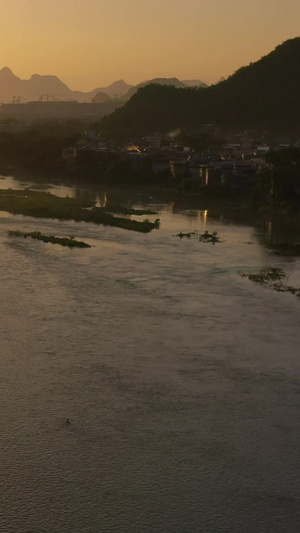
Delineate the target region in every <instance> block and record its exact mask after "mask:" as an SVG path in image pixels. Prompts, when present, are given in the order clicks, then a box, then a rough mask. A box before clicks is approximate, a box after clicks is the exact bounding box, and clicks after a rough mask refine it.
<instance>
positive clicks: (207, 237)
mask: <svg viewBox="0 0 300 533" xmlns="http://www.w3.org/2000/svg"><path fill="white" fill-rule="evenodd" d="M199 241H201V242H211V243H212V244H215V243H216V242H222V241H221V239H220V238H219V237H218V232H217V231H213V232H212V233H209V232H208V231H205V232H204V233H202V235H200V236H199Z"/></svg>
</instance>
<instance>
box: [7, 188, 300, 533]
mask: <svg viewBox="0 0 300 533" xmlns="http://www.w3.org/2000/svg"><path fill="white" fill-rule="evenodd" d="M4 183H6V185H7V186H8V183H10V185H9V186H15V188H18V187H19V185H20V184H18V183H16V182H14V181H11V182H9V181H8V180H2V182H0V186H1V188H3V186H4ZM24 186H25V185H24ZM49 190H50V189H49ZM51 192H54V193H57V190H55V188H54V187H53V188H52V190H51ZM68 192H69V195H71V194H78V192H77V193H76V191H74V190H73V189H70V190H69V191H68ZM65 193H66V191H64V194H65ZM64 194H63V195H64ZM86 194H91V192H90V191H86ZM98 201H99V202H100V201H102V202H105V198H104V196H103V195H102V196H101V194H100V195H98ZM126 202H127V204H128V202H129V200H128V198H127V199H126V198H125V199H124V203H125V204H126ZM129 203H130V202H129ZM141 204H143V205H145V201H144V200H143V202H141V201H138V200H137V201H136V204H135V205H136V206H140V205H141ZM148 206H149V207H151V208H155V209H157V211H158V212H159V215H158V216H159V218H160V219H161V223H162V224H161V229H160V230H155V231H153V232H152V233H150V234H146V235H145V234H139V233H135V232H130V231H126V230H123V229H119V228H109V227H102V226H96V225H92V224H86V223H74V222H70V221H67V222H59V221H56V220H45V219H43V220H39V219H33V218H28V217H23V216H12V215H9V214H8V213H3V212H2V213H1V214H0V215H1V216H0V254H1V261H0V274H1V283H0V299H1V320H0V346H1V350H0V354H1V358H0V443H1V465H0V466H1V467H0V485H1V508H0V530H1V531H3V532H5V533H18V532H20V533H23V532H24V533H25V532H27V533H28V532H31V533H42V532H47V533H48V532H49V533H56V532H62V533H74V532H93V533H94V532H95V533H98V532H112V533H118V532H122V533H123V532H138V533H144V532H145V533H146V532H147V533H150V532H151V533H152V532H153V533H154V532H170V533H174V532H178V533H179V532H180V533H181V532H199V531H203V532H209V533H210V532H211V533H212V532H214V533H215V532H218V533H219V532H220V533H221V532H247V533H248V532H249V533H250V532H253V531H259V532H260V533H265V532H268V533H269V532H272V533H277V532H282V533H286V532H296V531H298V530H299V526H300V506H299V503H300V502H299V498H300V484H299V472H300V455H299V440H300V429H299V412H300V411H299V403H300V394H299V393H300V379H299V367H300V363H299V344H300V332H299V319H300V301H299V300H298V299H297V298H295V297H294V296H292V295H291V294H285V293H278V292H275V291H272V290H271V289H269V288H268V287H261V286H259V285H256V284H254V283H251V282H250V281H249V280H247V279H245V278H242V277H241V276H240V272H241V271H257V270H259V269H260V268H264V267H266V266H270V267H273V266H274V267H279V268H283V269H284V270H285V272H286V273H287V274H288V275H289V276H290V278H289V280H290V282H291V284H294V285H297V286H300V276H299V259H297V258H293V259H290V258H289V259H286V258H283V257H278V256H274V255H272V254H271V253H270V251H269V250H268V248H267V247H266V246H264V244H263V243H265V242H266V239H267V238H268V235H270V232H272V228H270V227H268V225H267V224H263V225H260V226H259V225H258V226H257V227H254V226H250V225H246V224H242V223H240V224H238V225H237V224H234V223H233V222H232V221H230V220H229V219H228V216H226V217H225V218H224V216H223V217H222V214H221V213H220V214H219V216H215V217H214V218H212V217H211V216H210V212H209V210H208V211H203V210H201V211H200V210H197V209H194V208H193V209H184V210H177V209H176V205H175V206H174V205H172V204H171V203H168V204H166V203H160V202H159V201H158V200H157V199H151V198H149V199H148ZM155 218H157V215H155V216H153V219H155ZM8 229H21V230H23V231H34V230H37V229H38V230H39V231H41V232H42V233H45V234H55V235H57V236H61V235H66V236H68V235H76V237H77V238H79V239H80V240H81V239H82V240H84V241H86V242H88V243H89V244H92V245H93V247H92V248H91V249H88V250H86V249H84V250H81V249H80V250H78V249H69V248H62V247H59V246H55V245H52V244H44V243H41V242H35V241H31V240H25V239H17V238H12V237H9V236H8V234H7V231H8ZM205 229H207V230H209V231H218V234H219V235H220V237H221V238H222V239H223V241H224V242H223V243H222V244H216V245H211V244H204V243H200V242H199V241H198V240H197V239H196V238H195V239H190V240H188V239H179V238H178V237H175V236H174V235H176V234H177V233H178V232H180V231H182V232H188V231H199V232H202V231H204V230H205ZM67 418H69V419H70V421H71V424H69V425H67V423H66V419H67Z"/></svg>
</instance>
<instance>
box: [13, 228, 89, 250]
mask: <svg viewBox="0 0 300 533" xmlns="http://www.w3.org/2000/svg"><path fill="white" fill-rule="evenodd" d="M8 234H9V235H10V236H11V237H23V238H24V239H28V238H30V239H34V240H37V241H42V242H46V243H51V244H60V245H61V246H68V247H69V248H91V245H90V244H87V243H86V242H83V241H76V240H75V237H73V236H70V237H55V236H54V235H43V234H42V233H41V232H40V231H31V232H28V233H26V232H23V231H19V230H9V231H8Z"/></svg>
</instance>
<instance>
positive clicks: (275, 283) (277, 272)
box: [240, 268, 300, 298]
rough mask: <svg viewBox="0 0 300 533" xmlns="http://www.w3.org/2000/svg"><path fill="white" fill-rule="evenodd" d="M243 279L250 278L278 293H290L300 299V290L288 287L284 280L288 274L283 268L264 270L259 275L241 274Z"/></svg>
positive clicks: (251, 273)
mask: <svg viewBox="0 0 300 533" xmlns="http://www.w3.org/2000/svg"><path fill="white" fill-rule="evenodd" d="M240 274H241V276H242V277H243V278H248V279H249V280H250V281H254V282H255V283H260V284H261V285H268V287H270V288H272V289H274V290H275V291H278V292H289V293H291V294H294V295H295V296H298V297H299V298H300V288H297V287H292V286H291V285H286V283H284V282H283V281H282V280H284V279H286V277H287V276H286V274H285V272H284V271H283V270H282V269H281V268H263V269H261V270H260V271H259V272H257V273H253V272H241V273H240Z"/></svg>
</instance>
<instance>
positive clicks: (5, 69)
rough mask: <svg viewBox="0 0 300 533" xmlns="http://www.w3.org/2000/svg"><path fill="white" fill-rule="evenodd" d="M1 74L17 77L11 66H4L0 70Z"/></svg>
mask: <svg viewBox="0 0 300 533" xmlns="http://www.w3.org/2000/svg"><path fill="white" fill-rule="evenodd" d="M0 74H1V75H2V76H6V77H8V76H10V77H11V76H13V77H15V75H14V73H13V71H12V70H11V69H10V68H9V67H3V68H2V69H1V70H0Z"/></svg>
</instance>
